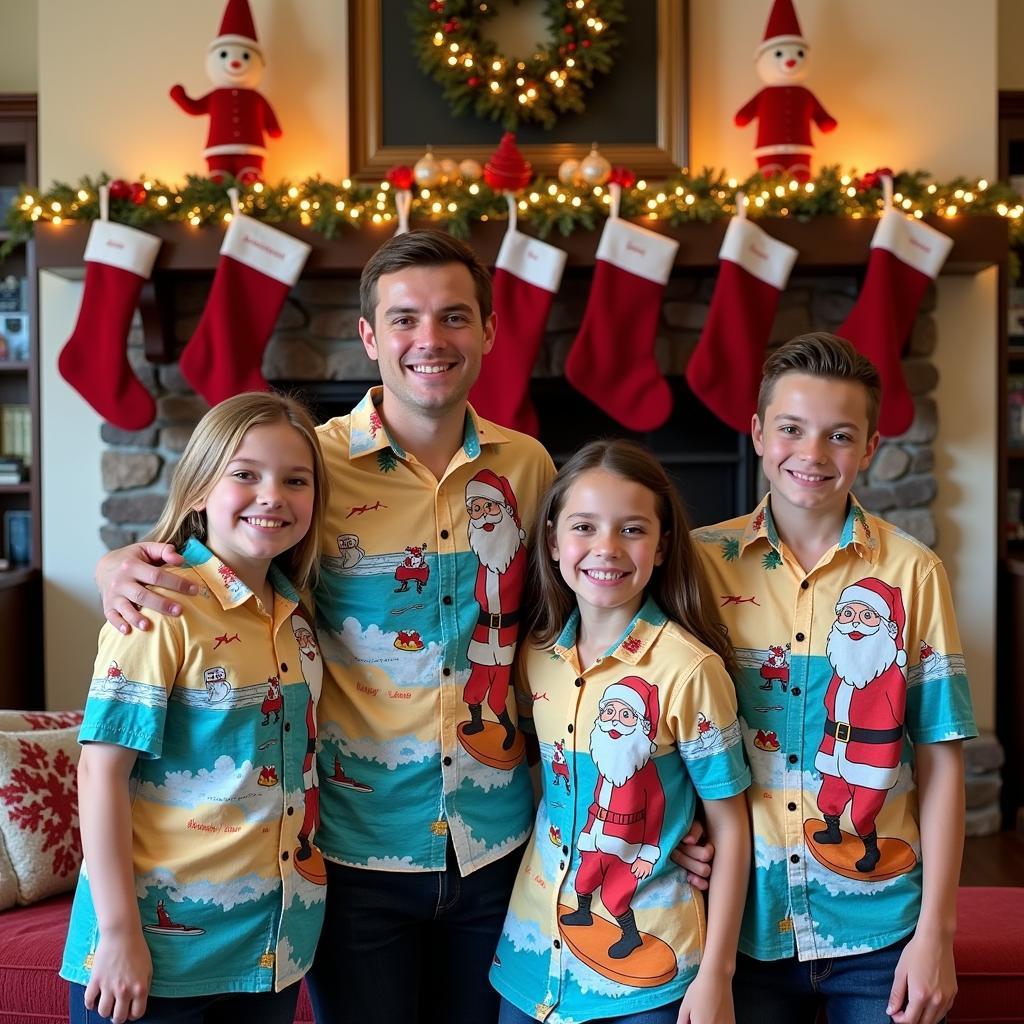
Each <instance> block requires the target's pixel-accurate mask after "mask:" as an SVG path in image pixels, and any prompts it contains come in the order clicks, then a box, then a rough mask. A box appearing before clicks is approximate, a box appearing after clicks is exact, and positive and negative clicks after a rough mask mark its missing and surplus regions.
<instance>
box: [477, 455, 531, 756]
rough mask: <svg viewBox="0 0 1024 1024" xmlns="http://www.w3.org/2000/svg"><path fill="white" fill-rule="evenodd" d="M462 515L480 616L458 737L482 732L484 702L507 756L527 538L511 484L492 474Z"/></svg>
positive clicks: (480, 481)
mask: <svg viewBox="0 0 1024 1024" xmlns="http://www.w3.org/2000/svg"><path fill="white" fill-rule="evenodd" d="M466 511H467V512H468V513H469V546H470V548H471V549H472V551H473V553H474V554H475V555H476V557H477V558H478V559H479V561H480V566H479V568H478V569H477V574H476V588H475V590H474V596H475V597H476V601H477V604H478V605H479V606H480V614H479V616H478V617H477V621H476V626H474V628H473V635H472V638H471V639H470V641H469V649H468V651H467V652H466V657H467V658H468V660H469V663H470V666H471V668H470V673H469V679H468V680H467V682H466V688H465V690H464V691H463V700H465V702H466V703H467V704H468V705H469V713H470V718H471V720H470V722H469V723H468V724H467V725H465V726H464V727H463V732H465V733H468V734H470V735H472V734H473V733H478V732H482V731H483V728H484V724H483V713H482V705H483V702H484V700H485V699H486V700H487V706H488V707H489V708H490V709H491V711H493V712H494V715H495V717H496V718H497V719H498V722H499V723H500V724H501V725H502V726H503V727H504V729H505V739H504V740H503V741H502V744H501V745H502V748H503V749H505V750H511V748H512V745H513V743H515V738H516V727H515V725H513V723H512V720H511V718H509V714H508V708H507V702H508V688H509V683H510V681H511V676H512V656H513V655H514V654H515V651H516V640H517V639H518V636H519V600H520V597H521V595H522V592H523V582H524V580H525V577H526V549H525V548H524V547H523V541H524V540H526V532H525V531H524V530H523V528H522V525H521V523H520V521H519V504H518V502H517V500H516V496H515V493H514V492H513V490H512V486H511V484H509V482H508V479H507V478H506V477H503V476H498V474H497V473H495V472H494V471H493V470H490V469H481V470H480V472H479V473H477V474H476V476H474V477H473V479H472V480H470V481H469V483H468V484H467V485H466Z"/></svg>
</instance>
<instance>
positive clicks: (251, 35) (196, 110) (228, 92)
mask: <svg viewBox="0 0 1024 1024" xmlns="http://www.w3.org/2000/svg"><path fill="white" fill-rule="evenodd" d="M264 66H265V64H264V60H263V51H262V50H261V48H260V44H259V42H258V41H257V39H256V26H255V24H254V23H253V20H252V11H250V10H249V0H228V3H227V7H226V8H225V10H224V18H223V20H222V21H221V24H220V32H219V33H218V35H217V37H216V38H215V39H214V40H213V42H211V43H210V46H209V48H208V50H207V54H206V74H207V76H208V77H209V79H210V81H211V82H212V83H213V84H214V85H215V86H216V88H215V89H214V90H213V91H212V92H208V93H207V94H206V95H205V96H201V97H200V98H199V99H192V98H191V97H190V96H189V95H188V93H186V92H185V88H184V86H182V85H175V86H173V87H172V89H171V99H172V100H174V102H175V103H177V104H178V106H179V107H181V109H182V110H184V111H185V113H186V114H192V115H193V116H198V115H200V114H206V115H208V116H209V118H210V130H209V132H208V134H207V136H206V148H205V149H204V150H203V156H204V157H206V166H207V168H208V171H209V175H210V177H211V178H212V179H213V180H214V181H221V180H223V178H224V177H225V176H226V175H229V174H230V175H232V176H233V177H235V178H237V179H238V180H239V181H241V182H243V183H249V182H252V181H258V180H259V179H260V178H261V177H262V176H263V158H264V157H265V156H266V152H267V150H266V145H265V136H266V135H269V136H270V137H271V138H272V139H276V138H278V137H279V136H280V135H281V126H280V125H279V124H278V122H277V117H276V115H275V114H274V110H273V108H272V107H271V106H270V104H269V103H268V102H267V101H266V100H265V99H264V98H263V96H261V95H260V94H259V93H258V92H257V91H256V86H257V85H259V82H260V79H261V78H262V77H263V68H264Z"/></svg>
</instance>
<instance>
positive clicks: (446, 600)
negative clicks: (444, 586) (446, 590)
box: [441, 594, 452, 604]
mask: <svg viewBox="0 0 1024 1024" xmlns="http://www.w3.org/2000/svg"><path fill="white" fill-rule="evenodd" d="M441 601H442V603H444V604H451V603H452V595H451V594H445V595H444V597H442V598H441Z"/></svg>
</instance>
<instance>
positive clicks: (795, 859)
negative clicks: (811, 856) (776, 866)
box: [789, 853, 800, 864]
mask: <svg viewBox="0 0 1024 1024" xmlns="http://www.w3.org/2000/svg"><path fill="white" fill-rule="evenodd" d="M789 860H790V863H792V864H799V863H800V854H799V853H794V854H792V855H791V856H790V858H789Z"/></svg>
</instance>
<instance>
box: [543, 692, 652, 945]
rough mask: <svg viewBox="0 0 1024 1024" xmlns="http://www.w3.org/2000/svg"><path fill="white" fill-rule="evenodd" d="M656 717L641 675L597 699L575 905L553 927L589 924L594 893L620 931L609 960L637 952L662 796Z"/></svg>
mask: <svg viewBox="0 0 1024 1024" xmlns="http://www.w3.org/2000/svg"><path fill="white" fill-rule="evenodd" d="M659 718H660V710H659V703H658V688H657V686H655V685H654V684H652V683H648V682H647V680H646V679H641V678H640V676H625V677H624V678H622V679H620V680H619V681H618V682H617V683H612V684H611V685H610V686H609V687H608V688H607V689H606V690H605V691H604V693H603V694H602V695H601V702H600V704H599V705H598V717H597V721H595V722H594V728H593V730H592V731H591V734H590V756H591V757H592V758H593V761H594V765H595V766H596V768H597V773H598V774H597V785H596V786H595V787H594V802H593V803H592V804H591V805H590V811H589V814H588V815H587V823H586V825H585V826H584V827H583V831H582V832H580V834H579V837H578V838H577V840H576V847H577V849H578V850H579V852H580V867H579V870H578V871H577V872H576V883H575V884H576V895H577V897H578V898H579V906H578V908H577V909H576V910H574V911H573V912H572V913H571V914H563V915H562V916H561V918H559V920H560V921H561V922H562V924H563V925H570V926H577V927H578V926H588V925H592V924H593V923H594V917H593V913H592V912H591V903H592V901H593V898H594V893H595V892H596V891H597V890H598V889H600V890H601V900H602V901H603V903H604V905H605V906H606V907H607V908H608V910H609V911H610V912H611V914H612V916H613V917H614V918H615V921H616V923H617V924H618V926H619V928H621V929H622V936H621V937H620V938H619V939H617V940H616V941H615V942H613V943H612V945H611V946H610V947H609V948H608V955H609V956H610V957H611V958H612V959H614V960H622V959H624V958H625V957H627V956H629V954H630V953H632V952H633V950H634V949H637V948H638V947H639V946H640V945H642V940H641V938H640V932H639V930H638V929H637V926H636V920H635V919H634V917H633V909H632V902H633V896H634V894H635V893H636V887H637V883H638V882H640V881H642V880H643V879H644V878H647V876H648V875H650V873H651V872H652V871H653V870H654V865H655V864H656V863H657V862H658V860H659V859H660V858H661V847H660V845H659V844H660V842H661V828H662V824H663V822H664V819H665V791H664V790H663V789H662V786H661V780H660V779H659V778H658V769H657V767H656V766H655V764H654V762H653V761H652V760H651V755H652V754H653V753H654V751H655V750H656V749H657V744H656V743H655V742H654V737H655V736H656V735H657V732H658V720H659Z"/></svg>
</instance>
